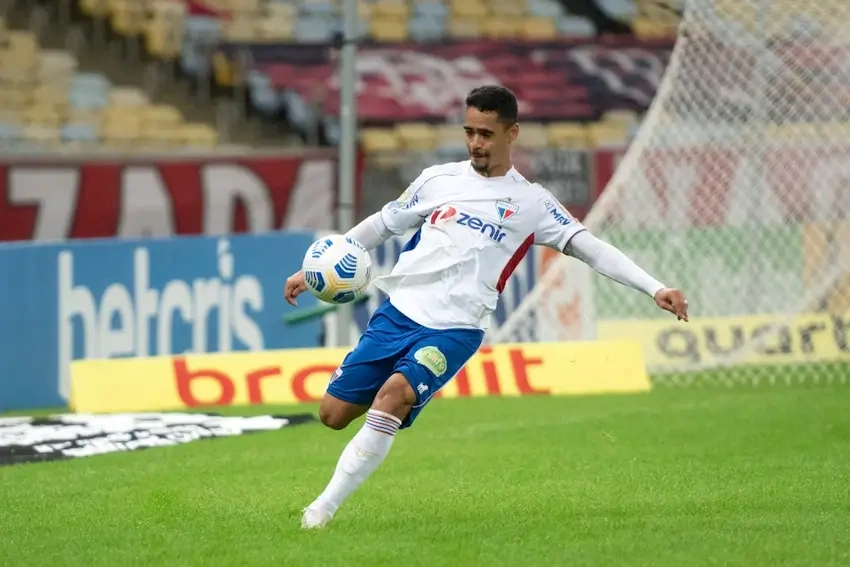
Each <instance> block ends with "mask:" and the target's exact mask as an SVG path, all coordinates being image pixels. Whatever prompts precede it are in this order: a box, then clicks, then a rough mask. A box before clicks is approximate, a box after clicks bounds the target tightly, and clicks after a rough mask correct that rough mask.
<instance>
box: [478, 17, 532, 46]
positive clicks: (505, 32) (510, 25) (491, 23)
mask: <svg viewBox="0 0 850 567" xmlns="http://www.w3.org/2000/svg"><path fill="white" fill-rule="evenodd" d="M521 26H522V21H521V20H517V19H514V18H497V17H493V18H488V19H486V20H484V25H483V26H482V30H481V31H482V33H483V35H484V37H486V38H488V39H497V40H498V39H514V38H515V37H517V36H518V35H519V32H520V29H521Z"/></svg>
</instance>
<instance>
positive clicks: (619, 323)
mask: <svg viewBox="0 0 850 567" xmlns="http://www.w3.org/2000/svg"><path fill="white" fill-rule="evenodd" d="M848 29H850V0H817V1H815V0H722V1H721V0H690V1H688V2H687V4H686V10H685V16H684V18H683V21H682V23H681V25H680V29H679V37H678V40H677V43H676V47H675V49H674V52H673V55H672V57H671V61H670V64H669V67H668V69H667V71H666V74H665V77H664V80H663V81H662V84H661V87H660V88H659V91H658V93H657V95H656V98H655V100H654V101H653V105H652V107H651V109H650V111H649V113H648V115H647V117H646V119H645V121H644V123H643V125H642V127H641V130H640V132H639V133H638V136H637V138H636V140H635V141H634V142H633V143H632V145H631V146H630V148H629V150H628V152H627V153H626V155H625V157H624V158H623V161H622V163H621V164H620V166H619V168H618V170H617V173H616V175H615V176H614V178H613V179H612V181H611V183H610V184H609V186H608V187H607V188H606V190H605V192H604V194H603V196H602V197H601V198H600V200H599V201H598V202H597V203H596V205H595V206H594V208H593V209H592V210H591V212H590V214H589V215H588V217H587V218H586V220H585V224H586V225H587V226H588V228H589V229H590V230H591V231H592V232H593V233H594V234H597V235H598V236H600V237H601V238H603V239H605V240H607V241H609V242H611V243H612V244H614V245H616V246H618V247H619V248H620V249H622V250H623V251H625V252H626V253H627V254H629V255H630V256H631V257H632V258H634V259H635V260H636V261H637V262H638V263H639V264H641V265H642V266H644V267H645V268H647V269H648V270H649V271H650V272H651V273H653V274H654V275H656V276H657V277H658V278H659V279H661V280H662V281H664V282H666V283H668V285H671V286H675V287H679V288H681V289H683V290H684V291H685V292H686V294H687V296H688V298H689V302H690V307H691V311H692V314H693V320H692V321H691V323H689V324H684V323H677V322H676V321H675V318H672V319H671V317H670V316H669V315H668V314H665V313H664V312H662V311H660V310H659V309H658V308H657V307H655V305H654V303H653V302H652V301H651V300H650V299H649V298H647V297H646V296H644V295H642V294H640V293H637V292H635V291H632V290H630V289H627V288H625V287H623V286H620V285H619V284H616V283H614V282H611V281H610V280H607V279H605V278H603V277H602V276H599V275H596V274H591V273H588V272H589V270H588V269H587V268H586V267H585V266H584V265H583V264H581V263H579V262H578V261H576V260H573V259H568V258H563V259H561V260H559V261H557V262H554V263H553V264H552V265H551V267H550V268H549V269H548V270H547V271H546V272H545V273H544V275H543V276H542V278H541V281H540V282H539V283H538V285H537V286H536V288H535V290H534V291H533V292H532V294H531V295H529V296H528V297H527V298H526V301H525V302H524V304H523V305H522V306H521V308H520V309H519V310H517V311H516V312H515V313H514V314H513V315H512V316H511V317H510V318H509V319H508V321H507V322H506V323H505V324H504V325H502V327H501V328H499V329H495V330H493V331H492V332H491V335H490V339H491V340H492V341H493V342H510V341H541V340H569V339H576V338H594V337H596V338H617V337H623V338H634V339H637V340H640V341H641V342H642V343H643V344H644V352H645V354H646V359H647V363H648V365H649V367H650V370H651V371H652V372H653V373H661V374H665V373H675V374H674V375H673V376H671V378H670V380H669V381H676V382H687V383H689V382H692V381H693V380H694V377H695V376H705V375H706V374H705V373H694V371H699V370H707V369H712V368H715V369H718V368H719V370H717V371H715V372H713V373H709V374H708V375H710V376H711V377H712V378H713V379H719V380H721V381H723V380H725V381H728V382H732V381H741V380H744V381H748V380H751V379H760V378H761V377H767V378H769V377H771V376H776V375H777V373H776V368H777V366H776V365H782V366H783V367H786V368H787V366H786V365H789V364H790V365H794V369H793V372H791V373H786V374H784V375H785V376H786V378H783V379H787V380H802V381H807V382H812V381H823V382H828V381H834V380H840V381H845V380H846V377H847V376H848V375H850V365H846V363H847V362H848V361H850V212H848V211H850V34H848V32H847V30H848ZM842 364H845V365H844V366H842ZM733 366H734V367H736V368H735V369H734V371H733V370H732V369H731V368H729V367H733ZM768 369H769V371H767V372H765V371H766V370H768Z"/></svg>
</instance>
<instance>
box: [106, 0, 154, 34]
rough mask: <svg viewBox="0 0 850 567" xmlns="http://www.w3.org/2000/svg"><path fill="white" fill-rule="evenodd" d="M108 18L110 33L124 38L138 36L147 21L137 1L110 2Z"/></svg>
mask: <svg viewBox="0 0 850 567" xmlns="http://www.w3.org/2000/svg"><path fill="white" fill-rule="evenodd" d="M108 18H109V23H110V27H111V28H112V31H113V32H115V33H117V34H118V35H122V36H125V37H133V36H137V35H140V34H141V33H142V31H143V30H144V27H145V22H146V21H147V19H148V18H147V11H146V10H145V5H144V3H143V2H139V0H110V1H109V12H108Z"/></svg>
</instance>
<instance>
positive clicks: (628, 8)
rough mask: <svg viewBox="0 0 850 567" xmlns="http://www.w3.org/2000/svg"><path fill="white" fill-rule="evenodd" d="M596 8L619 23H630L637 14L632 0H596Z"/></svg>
mask: <svg viewBox="0 0 850 567" xmlns="http://www.w3.org/2000/svg"><path fill="white" fill-rule="evenodd" d="M597 6H599V8H600V9H601V10H602V11H603V12H604V13H605V14H606V15H607V16H608V17H609V18H612V19H615V20H619V21H621V22H631V21H632V20H634V19H635V18H636V17H637V14H638V9H637V6H636V5H635V2H634V0H598V1H597Z"/></svg>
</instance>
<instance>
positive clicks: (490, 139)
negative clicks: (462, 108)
mask: <svg viewBox="0 0 850 567" xmlns="http://www.w3.org/2000/svg"><path fill="white" fill-rule="evenodd" d="M463 130H464V132H466V148H467V150H469V158H470V159H471V160H472V167H473V168H474V169H475V171H477V172H478V173H480V174H482V175H490V174H494V173H495V174H496V175H504V174H505V173H507V170H508V169H510V163H511V143H513V141H514V140H515V139H516V136H517V133H518V130H519V127H518V126H517V125H516V124H513V125H507V124H504V123H502V122H499V118H498V115H497V114H496V113H495V112H481V111H480V110H478V109H477V108H467V109H466V122H465V123H464V125H463Z"/></svg>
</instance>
